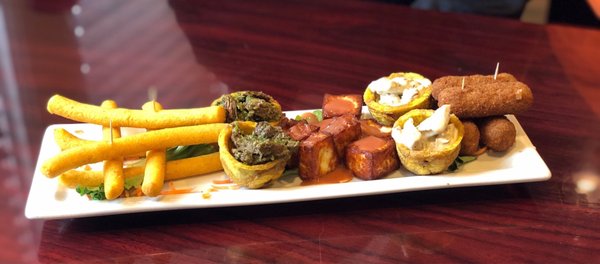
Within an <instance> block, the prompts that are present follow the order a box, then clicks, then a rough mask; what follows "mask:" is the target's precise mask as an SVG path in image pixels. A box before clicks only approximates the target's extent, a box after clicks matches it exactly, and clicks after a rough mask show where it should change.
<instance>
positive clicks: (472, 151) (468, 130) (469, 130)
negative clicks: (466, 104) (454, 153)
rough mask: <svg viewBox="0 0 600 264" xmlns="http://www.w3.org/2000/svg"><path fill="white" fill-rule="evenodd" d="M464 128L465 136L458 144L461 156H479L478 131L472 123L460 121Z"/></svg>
mask: <svg viewBox="0 0 600 264" xmlns="http://www.w3.org/2000/svg"><path fill="white" fill-rule="evenodd" d="M462 123H463V126H464V127H465V134H464V135H463V139H462V141H461V143H460V154H459V155H461V156H475V155H478V154H480V151H479V150H480V148H479V138H480V135H479V129H478V128H477V125H475V123H473V122H472V121H462Z"/></svg>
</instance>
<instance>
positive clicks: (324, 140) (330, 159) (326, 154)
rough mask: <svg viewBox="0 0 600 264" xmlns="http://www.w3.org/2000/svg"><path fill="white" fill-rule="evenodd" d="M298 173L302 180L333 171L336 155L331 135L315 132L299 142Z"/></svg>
mask: <svg viewBox="0 0 600 264" xmlns="http://www.w3.org/2000/svg"><path fill="white" fill-rule="evenodd" d="M298 155H299V157H300V164H299V165H298V174H299V175H300V178H301V179H302V180H316V179H318V178H320V177H321V176H324V175H325V174H327V173H329V172H331V171H333V170H334V169H335V168H336V167H337V165H338V160H339V159H338V155H337V152H336V148H335V144H334V143H333V136H332V135H330V134H326V133H322V132H317V133H313V134H312V135H311V136H310V137H308V138H307V139H305V140H304V141H302V143H300V151H299V153H298Z"/></svg>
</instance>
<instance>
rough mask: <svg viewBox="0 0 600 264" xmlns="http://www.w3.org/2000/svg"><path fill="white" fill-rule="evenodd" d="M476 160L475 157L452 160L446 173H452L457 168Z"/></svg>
mask: <svg viewBox="0 0 600 264" xmlns="http://www.w3.org/2000/svg"><path fill="white" fill-rule="evenodd" d="M476 159H477V156H459V157H456V159H454V162H452V164H450V166H448V171H450V172H454V171H456V170H458V168H459V167H461V166H462V165H465V164H467V163H469V162H471V161H474V160H476Z"/></svg>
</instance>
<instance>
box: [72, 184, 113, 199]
mask: <svg viewBox="0 0 600 264" xmlns="http://www.w3.org/2000/svg"><path fill="white" fill-rule="evenodd" d="M75 190H76V191H77V193H79V195H81V196H84V195H87V197H88V198H90V199H91V200H106V196H105V195H104V184H100V186H98V187H82V186H77V188H75Z"/></svg>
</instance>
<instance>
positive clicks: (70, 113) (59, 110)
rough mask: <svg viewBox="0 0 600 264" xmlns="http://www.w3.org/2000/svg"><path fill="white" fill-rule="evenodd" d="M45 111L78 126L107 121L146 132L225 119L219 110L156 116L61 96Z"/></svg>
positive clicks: (54, 99) (188, 111)
mask: <svg viewBox="0 0 600 264" xmlns="http://www.w3.org/2000/svg"><path fill="white" fill-rule="evenodd" d="M47 109H48V112H50V113H51V114H56V115H59V116H62V117H65V118H68V119H71V120H75V121H79V122H85V123H93V124H99V125H103V126H108V125H109V121H110V120H112V124H113V125H114V126H117V127H141V128H149V129H161V128H169V127H180V126H192V125H200V124H210V123H222V122H225V115H226V113H225V109H224V108H223V107H222V106H209V107H202V108H191V109H169V110H164V111H160V112H158V113H152V112H149V111H144V110H133V109H125V108H116V109H104V108H101V107H98V106H95V105H91V104H84V103H80V102H77V101H74V100H71V99H68V98H66V97H63V96H60V95H54V96H52V97H51V98H50V99H49V100H48V105H47Z"/></svg>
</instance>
